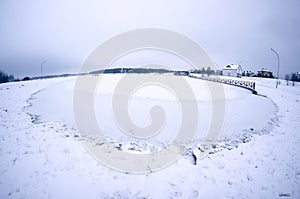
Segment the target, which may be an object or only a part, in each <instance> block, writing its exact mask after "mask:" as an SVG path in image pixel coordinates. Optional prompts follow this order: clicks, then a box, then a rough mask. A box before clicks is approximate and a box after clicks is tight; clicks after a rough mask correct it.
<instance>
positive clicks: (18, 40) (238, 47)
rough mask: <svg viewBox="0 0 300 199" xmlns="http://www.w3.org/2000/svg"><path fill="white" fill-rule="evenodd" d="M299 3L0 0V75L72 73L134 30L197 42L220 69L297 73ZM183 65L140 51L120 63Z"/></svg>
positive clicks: (255, 0)
mask: <svg viewBox="0 0 300 199" xmlns="http://www.w3.org/2000/svg"><path fill="white" fill-rule="evenodd" d="M299 10H300V1H298V0H287V1H282V0H281V1H280V0H251V1H250V0H244V1H240V0H224V1H220V0H218V1H217V0H206V1H203V0H198V1H196V0H194V1H193V0H190V1H179V0H165V1H161V0H160V1H159V0H152V1H149V0H148V1H145V0H124V1H116V0H110V1H96V0H95V1H91V0H87V1H71V0H69V1H59V0H51V1H50V0H49V1H34V0H27V1H17V0H7V1H4V0H1V1H0V70H3V71H5V72H7V73H11V74H13V75H15V76H17V77H23V76H38V75H40V63H41V62H42V61H43V60H46V61H47V63H46V64H45V65H44V71H45V74H59V73H65V72H76V71H77V70H78V68H79V67H80V65H81V64H82V62H83V61H84V60H85V59H86V58H87V56H88V55H89V53H90V52H91V51H92V50H93V49H94V48H96V47H97V46H98V45H99V44H101V43H102V42H104V41H105V40H107V39H109V38H110V37H112V36H114V35H116V34H119V33H122V32H124V31H129V30H133V29H137V28H146V27H154V28H164V29H169V30H174V31H177V32H179V33H181V34H184V35H186V36H188V37H189V38H191V39H192V40H194V41H196V42H197V43H199V44H200V45H201V46H202V47H203V48H204V49H205V50H206V52H207V53H208V54H209V56H210V57H211V59H213V60H214V62H216V63H217V64H218V65H219V67H222V66H224V65H225V64H229V63H239V62H241V65H242V67H243V69H244V70H252V71H257V70H258V69H261V68H262V67H264V68H267V69H270V70H272V71H274V72H275V71H276V69H275V66H276V57H275V55H274V53H272V52H271V51H270V48H274V49H275V50H277V51H278V52H279V54H280V59H281V71H280V74H281V76H283V75H284V74H286V73H291V72H296V71H300V64H299V58H298V57H299V55H300V41H299V35H300V28H299V27H300V26H299V25H300V12H299ZM148 62H152V63H153V62H154V63H158V64H170V65H176V64H177V65H184V64H185V63H184V62H181V61H180V60H178V59H177V58H174V57H172V56H169V55H164V54H163V53H162V54H160V55H158V54H157V52H156V53H150V54H149V53H148V54H147V53H144V55H142V56H141V54H138V53H137V55H136V56H134V55H129V57H127V58H125V57H124V59H121V60H119V61H118V62H117V63H116V64H118V65H143V64H146V63H148Z"/></svg>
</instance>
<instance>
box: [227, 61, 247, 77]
mask: <svg viewBox="0 0 300 199" xmlns="http://www.w3.org/2000/svg"><path fill="white" fill-rule="evenodd" d="M222 72H223V75H224V76H230V77H241V76H242V72H243V69H242V67H241V65H234V64H229V65H227V66H224V67H223V70H222Z"/></svg>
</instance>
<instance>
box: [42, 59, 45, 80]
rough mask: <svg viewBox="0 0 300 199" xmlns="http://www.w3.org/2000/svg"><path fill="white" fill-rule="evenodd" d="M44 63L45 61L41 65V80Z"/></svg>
mask: <svg viewBox="0 0 300 199" xmlns="http://www.w3.org/2000/svg"><path fill="white" fill-rule="evenodd" d="M45 63H46V61H43V62H42V63H41V78H42V77H43V65H44V64H45Z"/></svg>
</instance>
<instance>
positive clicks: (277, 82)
mask: <svg viewBox="0 0 300 199" xmlns="http://www.w3.org/2000/svg"><path fill="white" fill-rule="evenodd" d="M270 50H271V51H272V52H274V53H275V55H276V57H277V81H276V88H277V86H278V84H279V81H278V78H279V54H278V53H277V52H276V51H275V50H274V49H273V48H271V49H270Z"/></svg>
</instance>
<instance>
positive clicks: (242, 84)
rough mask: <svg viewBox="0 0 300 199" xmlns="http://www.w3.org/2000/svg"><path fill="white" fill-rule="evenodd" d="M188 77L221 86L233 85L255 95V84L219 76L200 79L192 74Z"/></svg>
mask: <svg viewBox="0 0 300 199" xmlns="http://www.w3.org/2000/svg"><path fill="white" fill-rule="evenodd" d="M189 77H191V78H196V79H202V80H207V81H213V82H219V83H223V84H229V85H233V86H238V87H241V88H245V89H248V90H250V91H252V93H253V94H257V91H256V90H255V82H250V81H243V80H235V79H227V78H221V77H219V76H202V77H200V76H196V75H193V74H189Z"/></svg>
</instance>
